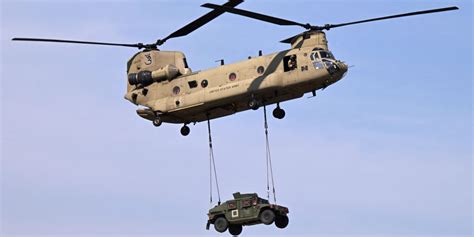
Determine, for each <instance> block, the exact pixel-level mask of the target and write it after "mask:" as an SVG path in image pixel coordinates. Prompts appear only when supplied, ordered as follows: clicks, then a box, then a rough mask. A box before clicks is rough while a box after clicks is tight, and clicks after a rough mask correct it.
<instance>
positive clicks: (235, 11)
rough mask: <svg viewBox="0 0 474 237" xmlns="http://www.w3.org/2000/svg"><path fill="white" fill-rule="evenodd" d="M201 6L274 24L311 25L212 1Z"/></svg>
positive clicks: (306, 26)
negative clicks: (220, 4)
mask: <svg viewBox="0 0 474 237" xmlns="http://www.w3.org/2000/svg"><path fill="white" fill-rule="evenodd" d="M201 7H207V8H212V9H216V10H219V9H220V10H223V11H226V12H229V13H233V14H237V15H241V16H246V17H250V18H253V19H257V20H261V21H265V22H269V23H273V24H277V25H286V26H288V25H293V26H302V27H304V28H306V29H309V28H310V27H311V26H310V25H309V24H303V23H299V22H295V21H290V20H286V19H282V18H278V17H273V16H268V15H264V14H261V13H256V12H251V11H247V10H242V9H238V8H231V7H226V6H219V5H216V4H211V3H206V4H203V5H201Z"/></svg>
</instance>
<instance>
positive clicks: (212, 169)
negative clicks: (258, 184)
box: [207, 105, 276, 205]
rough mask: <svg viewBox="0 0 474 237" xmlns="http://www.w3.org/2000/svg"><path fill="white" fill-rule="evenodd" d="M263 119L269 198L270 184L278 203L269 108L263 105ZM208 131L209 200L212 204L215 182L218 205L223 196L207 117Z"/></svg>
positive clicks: (274, 198)
mask: <svg viewBox="0 0 474 237" xmlns="http://www.w3.org/2000/svg"><path fill="white" fill-rule="evenodd" d="M263 119H264V129H265V159H266V177H267V199H268V200H270V184H271V186H272V194H273V202H274V203H275V204H276V192H275V180H274V178H273V166H272V157H271V152H270V142H269V138H268V121H267V108H266V105H264V106H263ZM207 131H208V135H209V201H210V203H211V205H212V201H213V200H212V194H213V191H212V189H213V182H215V185H216V191H217V197H218V205H220V204H221V196H220V190H219V182H218V178H217V169H216V162H215V158H214V149H213V146H212V133H211V122H210V120H209V118H208V119H207Z"/></svg>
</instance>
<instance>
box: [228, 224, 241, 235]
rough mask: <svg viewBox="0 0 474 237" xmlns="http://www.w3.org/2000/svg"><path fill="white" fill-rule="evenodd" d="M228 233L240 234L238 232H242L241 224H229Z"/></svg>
mask: <svg viewBox="0 0 474 237" xmlns="http://www.w3.org/2000/svg"><path fill="white" fill-rule="evenodd" d="M229 233H230V234H231V235H240V233H242V226H241V225H230V226H229Z"/></svg>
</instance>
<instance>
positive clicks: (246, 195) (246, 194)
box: [233, 192, 258, 199]
mask: <svg viewBox="0 0 474 237" xmlns="http://www.w3.org/2000/svg"><path fill="white" fill-rule="evenodd" d="M233 195H234V199H238V198H249V197H257V196H258V195H257V194H256V193H244V194H240V192H236V193H234V194H233Z"/></svg>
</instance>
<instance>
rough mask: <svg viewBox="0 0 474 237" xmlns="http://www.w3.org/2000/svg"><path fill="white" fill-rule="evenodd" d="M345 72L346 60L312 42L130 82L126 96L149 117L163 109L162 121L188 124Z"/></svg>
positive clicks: (325, 82)
mask: <svg viewBox="0 0 474 237" xmlns="http://www.w3.org/2000/svg"><path fill="white" fill-rule="evenodd" d="M175 58H176V57H175ZM183 58H184V55H183ZM144 60H145V61H146V60H150V59H149V57H148V59H147V57H145V58H144ZM144 60H140V61H141V62H142V61H144ZM179 61H180V60H179ZM184 61H185V60H184ZM184 64H186V63H185V62H184ZM184 64H183V65H181V66H185V67H186V68H187V65H184ZM132 67H133V66H132ZM178 68H179V66H178ZM180 70H182V69H180ZM346 72H347V65H345V64H344V63H343V62H341V61H339V60H336V59H335V58H334V57H333V56H332V54H331V53H330V52H329V51H327V50H325V49H324V47H316V48H315V47H314V45H310V46H307V47H301V48H294V49H290V50H285V51H281V52H278V53H273V54H270V55H265V56H259V57H255V58H250V59H248V60H245V61H242V62H238V63H233V64H228V65H222V66H220V67H217V68H213V69H209V70H204V71H199V72H195V73H189V72H188V74H185V75H181V76H178V77H176V78H173V79H171V80H161V81H159V82H155V83H152V84H151V85H149V86H146V87H135V88H133V87H130V85H129V88H130V89H129V92H128V93H127V94H126V95H125V98H126V99H128V100H130V101H131V102H132V103H135V104H137V105H142V106H144V107H146V108H144V109H139V110H137V112H138V114H139V115H140V116H141V117H143V118H145V119H149V120H153V119H154V118H155V117H156V116H157V115H159V116H161V118H162V120H163V122H168V123H185V124H186V123H193V122H201V121H205V120H207V119H214V118H218V117H223V116H227V115H231V114H234V113H236V112H240V111H245V110H248V109H250V106H249V101H251V100H256V101H258V102H259V103H261V104H262V105H263V104H264V105H268V104H274V103H279V102H282V101H287V100H291V99H295V98H299V97H302V96H303V95H304V94H305V93H307V92H312V91H316V90H318V89H321V88H325V87H327V86H329V85H331V84H333V83H335V82H336V81H338V80H340V79H341V78H342V77H343V76H344V74H345V73H346ZM144 92H145V93H144Z"/></svg>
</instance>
